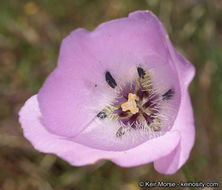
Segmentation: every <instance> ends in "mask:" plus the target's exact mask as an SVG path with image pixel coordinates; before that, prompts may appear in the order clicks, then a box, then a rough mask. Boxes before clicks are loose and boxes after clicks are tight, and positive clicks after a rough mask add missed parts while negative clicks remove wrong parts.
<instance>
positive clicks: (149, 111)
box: [19, 11, 195, 174]
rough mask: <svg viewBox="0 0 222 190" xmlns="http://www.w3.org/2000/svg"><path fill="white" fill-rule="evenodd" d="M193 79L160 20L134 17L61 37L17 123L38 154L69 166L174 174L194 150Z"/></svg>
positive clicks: (146, 13) (191, 69)
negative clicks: (104, 164)
mask: <svg viewBox="0 0 222 190" xmlns="http://www.w3.org/2000/svg"><path fill="white" fill-rule="evenodd" d="M194 73H195V70H194V67H193V66H192V64H191V63H189V62H188V61H187V60H185V59H184V58H183V57H182V56H181V55H180V54H178V53H177V52H176V51H175V49H174V48H173V46H172V44H171V42H170V40H169V38H168V35H167V33H166V31H165V29H164V27H163V26H162V24H161V23H160V21H159V20H158V18H157V17H156V16H155V15H153V14H152V13H151V12H149V11H136V12H133V13H131V14H130V15H129V17H128V18H121V19H116V20H113V21H109V22H106V23H103V24H102V25H100V26H98V27H97V28H96V29H95V30H94V31H92V32H88V31H86V30H84V29H77V30H75V31H73V32H72V33H71V34H70V35H69V36H68V37H66V38H65V39H64V40H63V42H62V45H61V50H60V55H59V60H58V65H57V67H56V68H55V70H54V71H53V72H52V73H51V75H50V76H49V77H48V78H47V80H46V81H45V83H44V85H43V86H42V88H41V89H40V91H39V93H38V94H37V95H34V96H32V97H31V98H30V99H29V100H27V102H26V103H25V105H24V106H23V107H22V109H21V111H20V113H19V121H20V123H21V125H22V128H23V130H24V136H25V137H26V138H27V139H28V140H29V141H30V142H31V143H32V144H33V146H34V147H35V148H36V149H37V150H39V151H41V152H45V153H53V154H56V155H58V156H59V157H61V158H63V159H64V160H66V161H67V162H69V163H70V164H72V165H74V166H82V165H87V164H92V163H95V162H96V161H98V160H100V159H109V160H111V161H113V162H115V163H116V164H118V165H120V166H122V167H131V166H138V165H141V164H146V163H149V162H154V167H155V169H156V170H157V171H158V172H160V173H164V174H172V173H175V172H176V171H177V170H178V169H179V168H180V167H181V166H182V165H183V164H184V163H185V162H186V160H187V159H188V157H189V154H190V151H191V148H192V147H193V144H194V136H195V131H194V119H193V111H192V106H191V102H190V97H189V94H188V85H189V83H190V82H191V80H192V78H193V76H194Z"/></svg>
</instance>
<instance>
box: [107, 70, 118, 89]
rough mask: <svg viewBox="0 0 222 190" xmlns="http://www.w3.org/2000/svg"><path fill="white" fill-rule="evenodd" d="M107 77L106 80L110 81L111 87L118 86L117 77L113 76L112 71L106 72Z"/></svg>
mask: <svg viewBox="0 0 222 190" xmlns="http://www.w3.org/2000/svg"><path fill="white" fill-rule="evenodd" d="M105 77H106V82H107V83H108V85H109V86H110V87H111V88H115V87H116V86H117V84H116V81H115V79H114V78H113V77H112V75H111V74H110V72H108V71H107V72H106V74H105Z"/></svg>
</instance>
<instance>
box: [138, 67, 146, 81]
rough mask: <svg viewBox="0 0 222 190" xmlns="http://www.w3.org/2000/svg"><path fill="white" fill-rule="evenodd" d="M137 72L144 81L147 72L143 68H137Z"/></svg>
mask: <svg viewBox="0 0 222 190" xmlns="http://www.w3.org/2000/svg"><path fill="white" fill-rule="evenodd" d="M137 71H138V75H139V77H140V78H143V79H144V76H145V75H146V73H145V71H144V70H143V69H142V68H141V67H137Z"/></svg>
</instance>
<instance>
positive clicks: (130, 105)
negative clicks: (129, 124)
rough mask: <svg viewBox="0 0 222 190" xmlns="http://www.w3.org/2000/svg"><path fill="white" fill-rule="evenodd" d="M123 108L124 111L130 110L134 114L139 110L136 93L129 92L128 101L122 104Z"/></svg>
mask: <svg viewBox="0 0 222 190" xmlns="http://www.w3.org/2000/svg"><path fill="white" fill-rule="evenodd" d="M121 108H122V110H123V111H128V110H129V111H130V112H131V113H132V114H135V113H137V112H138V111H139V109H138V107H137V105H136V94H132V93H129V94H128V101H127V102H125V103H123V104H121Z"/></svg>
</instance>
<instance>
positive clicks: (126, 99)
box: [97, 67, 174, 137]
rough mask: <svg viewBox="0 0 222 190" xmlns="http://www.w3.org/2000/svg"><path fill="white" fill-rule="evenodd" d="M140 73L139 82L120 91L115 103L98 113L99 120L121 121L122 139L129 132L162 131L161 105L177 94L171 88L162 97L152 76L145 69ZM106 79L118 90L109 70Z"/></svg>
mask: <svg viewBox="0 0 222 190" xmlns="http://www.w3.org/2000/svg"><path fill="white" fill-rule="evenodd" d="M137 73H138V77H137V79H136V80H135V81H134V82H133V83H130V84H127V85H126V86H125V87H124V88H122V89H121V90H120V91H119V92H118V96H117V98H116V99H115V102H114V104H113V105H109V106H107V107H105V108H104V109H103V110H102V111H101V112H99V113H98V114H97V117H98V118H100V119H110V120H117V121H118V122H119V128H118V129H117V131H116V137H122V136H123V135H124V134H125V133H126V132H127V131H130V130H139V129H145V130H147V131H154V132H155V131H160V130H161V117H160V116H161V109H160V108H161V104H162V103H163V102H164V101H167V100H169V99H171V98H172V97H173V95H174V91H173V90H172V89H169V90H168V91H167V92H166V93H164V94H162V95H160V94H159V93H157V92H156V91H155V90H154V88H153V84H152V80H151V76H150V73H149V72H148V71H146V70H144V69H143V68H142V67H137ZM105 79H106V82H107V84H108V85H109V86H110V87H111V88H113V89H115V88H117V87H118V85H117V83H116V81H115V79H114V78H113V77H112V75H111V73H110V72H109V71H107V72H106V73H105Z"/></svg>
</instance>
